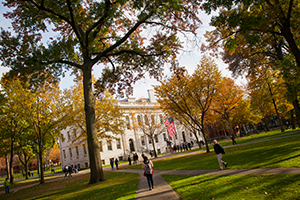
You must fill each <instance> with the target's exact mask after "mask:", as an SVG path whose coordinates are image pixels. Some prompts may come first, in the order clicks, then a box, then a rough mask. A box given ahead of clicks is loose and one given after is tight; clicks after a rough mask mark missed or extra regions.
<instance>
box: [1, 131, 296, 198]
mask: <svg viewBox="0 0 300 200" xmlns="http://www.w3.org/2000/svg"><path fill="white" fill-rule="evenodd" d="M285 137H292V136H285ZM282 138H284V137H282ZM274 139H275V138H274ZM276 139H280V138H276ZM268 140H273V138H272V139H268ZM259 142H264V141H259ZM253 143H256V142H253ZM247 144H250V143H245V144H239V145H247ZM228 147H230V146H226V147H224V148H228ZM198 153H199V151H197V152H186V153H181V154H165V155H161V156H159V157H158V158H155V159H154V160H160V159H165V158H167V157H174V156H185V155H192V154H198ZM123 165H127V164H121V165H120V167H122V166H123ZM103 170H104V171H112V170H111V168H110V167H107V168H104V169H103ZM114 172H129V173H138V174H139V179H140V181H139V185H138V190H137V195H136V199H138V200H150V199H151V200H152V199H155V200H169V199H172V200H180V197H179V195H178V194H176V193H175V192H174V190H173V189H172V188H171V187H170V185H169V184H168V183H167V182H166V181H165V180H164V179H163V178H162V177H161V175H162V174H170V175H202V174H209V175H250V174H253V175H262V174H300V169H299V168H257V169H225V170H161V171H159V170H154V176H153V177H154V185H155V188H154V189H153V190H149V189H148V183H147V179H146V177H144V176H143V170H133V169H120V170H114ZM86 173H90V171H89V170H84V171H79V173H77V174H74V175H75V176H77V175H81V174H86ZM56 175H57V174H56ZM63 176H64V175H63V174H61V177H60V178H56V179H53V180H46V181H45V182H52V181H56V180H59V179H63ZM38 184H39V183H36V184H32V185H28V186H23V187H20V188H17V189H11V192H14V191H16V190H17V191H18V190H21V189H25V188H28V187H32V186H34V185H38ZM0 194H4V191H3V192H0Z"/></svg>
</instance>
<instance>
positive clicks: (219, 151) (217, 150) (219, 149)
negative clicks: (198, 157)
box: [214, 140, 228, 170]
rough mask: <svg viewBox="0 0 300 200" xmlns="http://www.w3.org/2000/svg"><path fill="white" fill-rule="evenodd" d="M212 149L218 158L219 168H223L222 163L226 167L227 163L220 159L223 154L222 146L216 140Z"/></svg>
mask: <svg viewBox="0 0 300 200" xmlns="http://www.w3.org/2000/svg"><path fill="white" fill-rule="evenodd" d="M214 150H215V153H216V155H217V158H218V162H219V166H220V170H223V165H224V166H225V167H227V165H228V164H227V163H226V162H224V161H223V160H222V157H223V154H225V151H224V149H223V147H222V146H221V145H220V144H219V143H218V142H217V140H214Z"/></svg>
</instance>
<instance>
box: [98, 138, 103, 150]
mask: <svg viewBox="0 0 300 200" xmlns="http://www.w3.org/2000/svg"><path fill="white" fill-rule="evenodd" d="M99 148H100V152H103V147H102V141H100V142H99Z"/></svg>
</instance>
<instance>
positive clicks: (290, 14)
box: [202, 0, 300, 123]
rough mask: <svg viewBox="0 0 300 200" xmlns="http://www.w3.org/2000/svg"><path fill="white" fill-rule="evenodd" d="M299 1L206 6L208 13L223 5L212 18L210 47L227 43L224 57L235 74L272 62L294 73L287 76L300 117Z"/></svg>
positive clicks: (286, 74) (282, 71)
mask: <svg viewBox="0 0 300 200" xmlns="http://www.w3.org/2000/svg"><path fill="white" fill-rule="evenodd" d="M298 4H299V1H294V0H289V1H284V2H278V1H231V2H230V1H206V2H204V3H203V7H202V8H203V9H204V10H205V11H206V12H207V13H210V12H211V11H212V10H216V9H220V13H219V15H218V16H215V17H213V18H212V21H211V25H213V26H215V27H216V29H215V30H213V31H211V32H210V33H209V34H207V37H208V41H209V43H210V48H213V49H214V50H217V49H219V47H224V50H225V52H224V53H223V59H224V60H225V62H226V63H228V64H229V69H230V70H231V71H232V72H233V74H234V75H235V76H238V75H242V74H243V73H244V72H245V71H246V72H251V71H252V70H253V69H255V68H256V66H260V65H261V64H263V65H265V64H266V62H267V63H272V64H273V65H274V67H276V68H278V69H280V70H281V73H283V75H284V76H285V77H286V76H290V78H291V79H285V81H286V87H287V89H288V91H290V95H289V96H290V97H292V98H290V101H291V102H293V105H294V108H295V111H296V115H297V118H300V108H299V102H298V99H297V96H296V95H294V94H295V92H294V91H295V88H296V90H298V91H297V93H299V89H298V88H299V87H297V85H298V84H296V83H295V81H296V82H297V81H298V80H297V78H295V77H297V75H295V74H297V73H295V72H296V71H299V69H300V50H299V36H300V35H299V26H298V25H297V24H299V21H298V14H299V9H298ZM274 63H276V64H274ZM275 65H276V66H275ZM292 65H294V66H292ZM290 80H294V81H290ZM292 91H293V92H292ZM299 123H300V121H299Z"/></svg>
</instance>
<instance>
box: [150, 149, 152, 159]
mask: <svg viewBox="0 0 300 200" xmlns="http://www.w3.org/2000/svg"><path fill="white" fill-rule="evenodd" d="M150 156H151V158H152V157H153V152H152V150H150Z"/></svg>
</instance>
